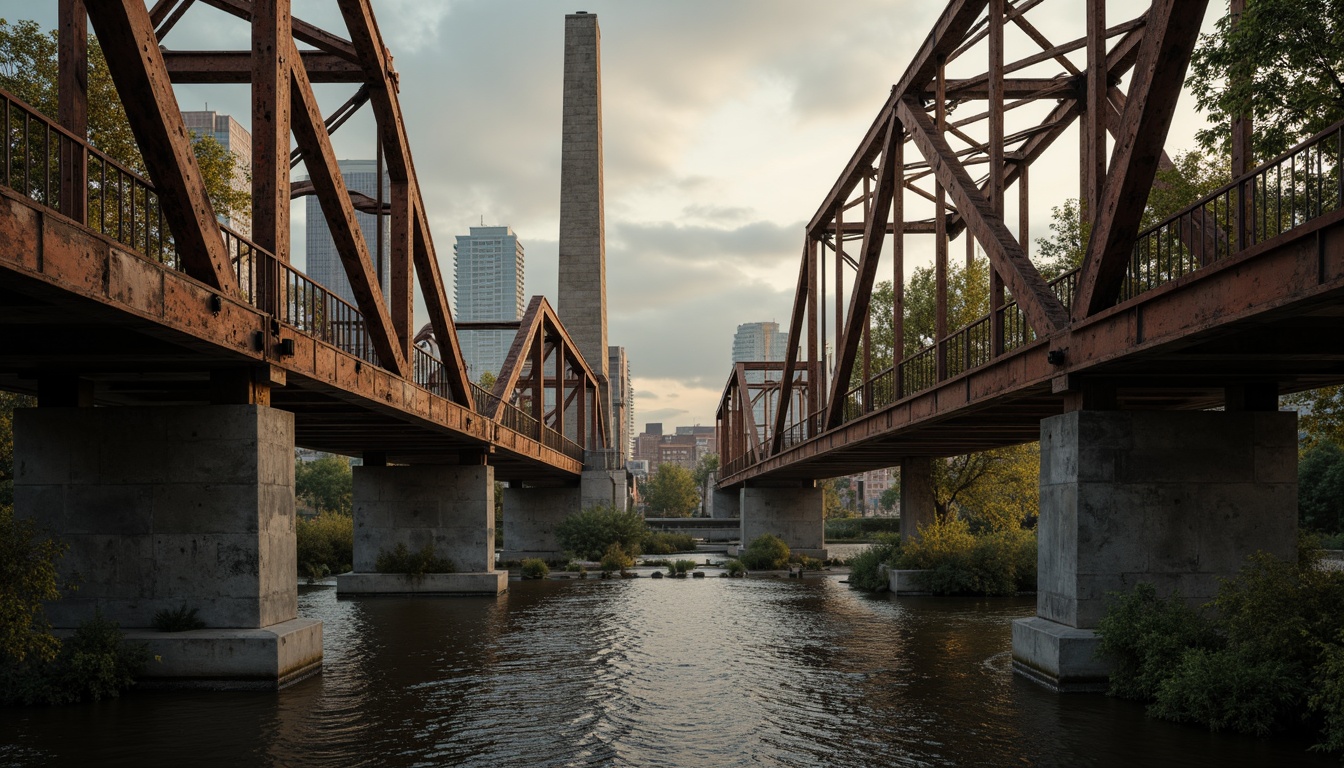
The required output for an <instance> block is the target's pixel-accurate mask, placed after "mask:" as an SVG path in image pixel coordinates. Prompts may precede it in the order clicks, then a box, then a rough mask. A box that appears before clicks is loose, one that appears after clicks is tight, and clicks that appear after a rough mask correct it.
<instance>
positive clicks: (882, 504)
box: [877, 485, 901, 512]
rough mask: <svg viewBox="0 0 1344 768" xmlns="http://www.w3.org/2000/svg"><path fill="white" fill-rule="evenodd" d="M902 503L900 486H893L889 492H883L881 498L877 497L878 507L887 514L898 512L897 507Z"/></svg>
mask: <svg viewBox="0 0 1344 768" xmlns="http://www.w3.org/2000/svg"><path fill="white" fill-rule="evenodd" d="M900 503H901V487H900V486H899V485H893V486H891V487H890V488H887V490H885V491H883V492H882V495H881V496H878V497H877V506H878V507H879V508H881V509H882V510H884V511H886V512H894V511H896V507H898V506H900Z"/></svg>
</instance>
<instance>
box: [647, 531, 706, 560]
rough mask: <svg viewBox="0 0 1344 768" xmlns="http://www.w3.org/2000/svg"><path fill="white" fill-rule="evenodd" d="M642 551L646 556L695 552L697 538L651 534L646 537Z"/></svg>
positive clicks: (675, 534) (684, 535)
mask: <svg viewBox="0 0 1344 768" xmlns="http://www.w3.org/2000/svg"><path fill="white" fill-rule="evenodd" d="M641 549H642V550H643V553H644V554H646V555H675V554H676V553H678V552H694V551H695V538H694V537H691V536H687V535H686V534H684V533H666V532H662V533H650V534H649V535H648V536H646V537H644V542H643V544H642V545H641Z"/></svg>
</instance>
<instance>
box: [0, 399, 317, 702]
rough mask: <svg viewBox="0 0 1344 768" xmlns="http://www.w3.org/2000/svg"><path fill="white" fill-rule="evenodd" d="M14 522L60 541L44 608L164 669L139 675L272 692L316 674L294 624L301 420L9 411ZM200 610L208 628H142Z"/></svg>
mask: <svg viewBox="0 0 1344 768" xmlns="http://www.w3.org/2000/svg"><path fill="white" fill-rule="evenodd" d="M14 429H15V441H14V446H15V469H16V472H15V475H16V476H15V483H14V501H15V514H16V515H17V516H19V517H23V518H29V519H32V520H34V521H35V522H36V523H37V524H38V525H39V526H41V527H42V528H43V529H45V530H47V531H49V532H50V533H51V534H52V535H54V536H55V537H56V538H58V539H59V540H61V541H62V542H64V543H66V544H67V545H68V546H69V550H68V551H67V552H66V554H65V557H63V558H62V559H61V561H60V563H59V569H60V572H61V580H62V582H66V581H74V582H75V583H76V584H77V585H78V591H76V592H73V593H72V594H70V595H69V596H68V597H65V598H62V599H61V600H58V601H56V602H54V603H51V604H49V605H48V607H47V615H48V617H49V618H50V620H51V623H52V625H53V626H54V627H56V628H72V627H76V626H78V625H79V624H80V623H81V622H83V621H86V620H88V619H90V618H92V617H93V616H94V615H95V612H98V613H101V614H102V615H103V616H104V617H106V618H109V619H112V620H114V621H116V622H117V623H119V624H120V625H121V626H122V627H123V631H125V633H126V635H127V638H128V639H129V640H131V641H134V642H143V643H146V644H147V645H148V646H149V649H150V651H151V653H153V654H154V655H155V656H157V657H158V660H156V661H153V662H151V663H150V664H149V666H148V668H147V669H146V670H145V671H144V678H145V679H146V680H149V681H154V682H162V683H174V682H176V683H190V684H194V685H201V686H203V687H226V688H276V687H280V686H283V685H286V684H288V683H291V682H294V681H295V680H298V679H301V678H303V677H305V676H307V675H309V674H311V673H314V672H317V671H319V670H320V669H321V666H322V623H321V622H320V621H315V620H312V619H300V618H298V576H297V574H298V570H297V566H296V563H295V539H294V416H293V415H292V414H290V413H287V412H284V411H279V410H274V409H272V408H268V407H265V406H258V405H215V406H199V407H155V408H138V407H119V408H37V409H21V410H18V411H16V412H15V419H14ZM182 607H185V608H187V609H195V610H196V612H197V613H196V615H197V618H198V619H200V620H201V621H203V622H205V625H206V628H205V629H199V630H190V631H186V632H159V631H157V630H154V629H150V627H151V626H152V625H153V622H154V616H155V614H156V613H158V612H159V611H165V610H167V611H174V610H177V609H179V608H182Z"/></svg>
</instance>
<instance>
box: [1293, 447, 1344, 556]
mask: <svg viewBox="0 0 1344 768" xmlns="http://www.w3.org/2000/svg"><path fill="white" fill-rule="evenodd" d="M1297 487H1298V491H1297V512H1298V522H1299V523H1300V524H1301V526H1302V527H1303V528H1304V529H1306V530H1309V531H1319V532H1321V533H1344V449H1341V448H1340V447H1339V446H1338V445H1336V444H1335V443H1332V442H1328V441H1326V442H1320V443H1317V444H1315V445H1313V446H1311V447H1310V448H1308V449H1307V450H1306V452H1305V453H1303V454H1302V460H1301V462H1299V463H1298V465H1297Z"/></svg>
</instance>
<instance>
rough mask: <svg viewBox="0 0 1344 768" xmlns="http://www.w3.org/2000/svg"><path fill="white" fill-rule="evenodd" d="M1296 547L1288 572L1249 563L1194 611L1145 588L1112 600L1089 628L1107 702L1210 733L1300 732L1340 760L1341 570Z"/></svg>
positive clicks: (1257, 560) (1268, 560)
mask: <svg viewBox="0 0 1344 768" xmlns="http://www.w3.org/2000/svg"><path fill="white" fill-rule="evenodd" d="M1304 540H1306V541H1308V542H1309V543H1307V544H1304V546H1303V547H1302V548H1301V550H1300V552H1299V556H1298V562H1297V563H1285V562H1282V561H1279V560H1275V559H1274V558H1272V557H1270V556H1269V555H1267V554H1264V553H1258V554H1256V555H1253V556H1251V557H1250V558H1249V559H1248V561H1247V563H1246V565H1245V566H1244V567H1243V568H1242V570H1241V573H1240V574H1238V575H1237V576H1236V577H1235V578H1232V579H1228V580H1226V581H1224V582H1223V585H1222V587H1221V588H1220V590H1219V592H1218V597H1217V598H1216V599H1215V600H1214V601H1213V602H1212V603H1210V604H1208V605H1206V606H1204V607H1202V608H1200V609H1194V608H1190V607H1188V606H1187V605H1186V603H1185V600H1184V599H1183V598H1182V597H1181V596H1180V595H1179V594H1175V595H1172V596H1171V597H1168V598H1159V597H1158V596H1157V592H1156V590H1155V589H1154V587H1153V586H1152V585H1150V584H1140V585H1138V586H1137V587H1136V588H1135V589H1134V590H1132V591H1130V592H1127V593H1113V594H1112V602H1111V603H1110V605H1109V606H1108V608H1107V612H1106V615H1105V616H1104V617H1103V619H1102V621H1101V624H1100V626H1099V627H1098V630H1097V633H1098V635H1099V636H1100V637H1101V645H1100V649H1099V654H1100V655H1101V656H1102V657H1103V658H1105V659H1107V660H1109V661H1110V662H1111V664H1112V672H1111V683H1110V694H1111V695H1113V696H1118V697H1122V698H1127V699H1135V700H1138V701H1143V702H1147V703H1148V714H1149V715H1150V716H1152V717H1157V718H1161V719H1164V720H1173V721H1176V722H1185V723H1197V724H1200V725H1204V726H1207V727H1208V728H1209V730H1211V731H1221V730H1230V731H1237V732H1240V733H1248V734H1253V735H1256V736H1264V735H1268V734H1271V733H1277V732H1281V731H1286V730H1294V729H1302V728H1305V729H1307V730H1309V731H1311V732H1313V733H1316V734H1318V737H1319V738H1320V742H1319V743H1318V744H1317V745H1316V747H1315V748H1316V749H1320V750H1325V751H1332V752H1339V751H1344V628H1342V627H1341V623H1340V617H1341V616H1344V571H1338V570H1327V569H1322V568H1321V567H1320V558H1321V551H1320V549H1319V548H1318V547H1317V546H1315V542H1314V541H1313V540H1310V539H1306V538H1305V537H1304Z"/></svg>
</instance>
